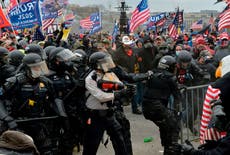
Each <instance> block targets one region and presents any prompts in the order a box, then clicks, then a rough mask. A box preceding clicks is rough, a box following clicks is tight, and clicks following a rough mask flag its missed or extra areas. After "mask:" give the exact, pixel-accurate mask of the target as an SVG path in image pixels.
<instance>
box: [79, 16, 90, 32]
mask: <svg viewBox="0 0 230 155" xmlns="http://www.w3.org/2000/svg"><path fill="white" fill-rule="evenodd" d="M80 26H81V28H83V29H86V30H90V29H92V27H93V21H92V20H91V19H90V16H89V17H87V18H85V19H82V20H80Z"/></svg>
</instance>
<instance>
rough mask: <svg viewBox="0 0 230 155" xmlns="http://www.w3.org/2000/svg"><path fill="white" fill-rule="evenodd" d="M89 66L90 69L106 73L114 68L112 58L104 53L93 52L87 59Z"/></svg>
mask: <svg viewBox="0 0 230 155" xmlns="http://www.w3.org/2000/svg"><path fill="white" fill-rule="evenodd" d="M89 65H90V67H92V69H95V70H101V71H103V72H108V71H109V70H110V69H112V68H114V67H115V64H114V62H113V60H112V58H111V57H110V56H109V55H107V54H106V53H104V52H95V53H93V54H92V55H91V56H90V57H89Z"/></svg>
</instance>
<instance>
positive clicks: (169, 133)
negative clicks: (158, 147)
mask: <svg viewBox="0 0 230 155" xmlns="http://www.w3.org/2000/svg"><path fill="white" fill-rule="evenodd" d="M175 67H176V60H175V58H173V57H172V56H163V57H162V58H161V59H160V61H159V64H158V68H157V70H155V71H154V74H153V77H152V78H151V79H149V80H148V81H147V83H146V88H145V91H144V100H143V103H142V105H143V114H144V116H145V118H146V119H149V120H151V121H153V122H154V123H155V124H156V125H157V126H158V127H159V129H160V137H161V144H162V146H164V155H171V154H173V152H170V151H169V148H171V147H173V144H174V143H177V141H178V135H179V125H178V123H177V120H176V117H175V116H174V114H173V113H172V112H169V109H167V105H168V102H169V97H170V96H171V95H173V96H174V101H175V109H174V110H176V108H177V105H178V103H179V102H178V101H179V90H178V87H177V82H176V77H175Z"/></svg>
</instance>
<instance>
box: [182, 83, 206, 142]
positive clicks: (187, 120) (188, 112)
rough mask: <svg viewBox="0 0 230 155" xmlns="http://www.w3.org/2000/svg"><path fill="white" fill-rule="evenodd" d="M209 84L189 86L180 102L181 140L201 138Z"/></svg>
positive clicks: (183, 92)
mask: <svg viewBox="0 0 230 155" xmlns="http://www.w3.org/2000/svg"><path fill="white" fill-rule="evenodd" d="M207 88H208V85H199V86H192V87H187V88H186V89H185V90H184V91H182V92H181V93H182V94H181V95H182V99H181V104H180V118H181V119H180V140H181V143H184V141H185V140H186V139H188V140H190V141H195V140H199V130H200V120H201V115H202V108H203V103H204V99H205V94H206V91H207Z"/></svg>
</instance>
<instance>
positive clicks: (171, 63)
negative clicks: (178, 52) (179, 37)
mask: <svg viewBox="0 0 230 155" xmlns="http://www.w3.org/2000/svg"><path fill="white" fill-rule="evenodd" d="M175 66H176V59H175V58H174V57H172V56H170V55H166V56H163V57H162V58H161V59H160V61H159V63H158V66H157V68H159V69H163V70H167V71H169V72H171V73H173V72H174V69H175Z"/></svg>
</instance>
